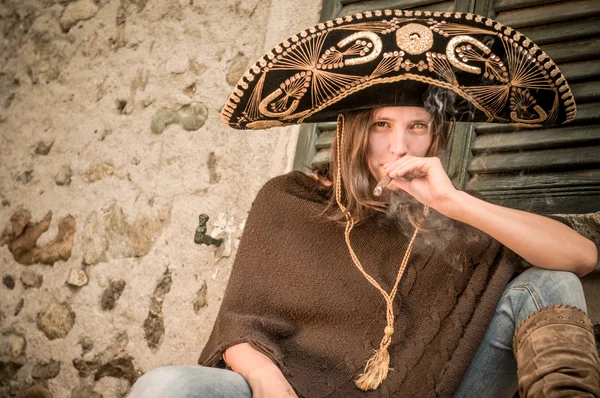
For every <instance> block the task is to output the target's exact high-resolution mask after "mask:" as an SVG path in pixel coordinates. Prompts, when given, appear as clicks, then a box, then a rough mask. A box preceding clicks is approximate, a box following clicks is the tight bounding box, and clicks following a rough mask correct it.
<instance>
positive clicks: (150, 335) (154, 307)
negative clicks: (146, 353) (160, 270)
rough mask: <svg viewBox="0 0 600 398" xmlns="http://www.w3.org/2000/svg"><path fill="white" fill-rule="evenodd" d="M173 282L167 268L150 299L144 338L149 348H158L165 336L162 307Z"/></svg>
mask: <svg viewBox="0 0 600 398" xmlns="http://www.w3.org/2000/svg"><path fill="white" fill-rule="evenodd" d="M172 282H173V281H172V279H171V271H170V270H169V269H168V268H167V269H166V270H165V273H164V274H163V277H162V278H161V280H160V281H159V282H158V284H157V285H156V289H154V294H153V295H152V298H151V299H150V311H148V317H147V318H146V320H145V321H144V336H145V337H146V341H147V342H148V347H150V348H152V349H155V348H157V347H158V345H159V344H160V342H161V340H162V337H163V335H164V334H165V325H164V319H163V313H162V305H163V301H164V299H165V296H166V294H167V293H169V291H170V290H171V284H172Z"/></svg>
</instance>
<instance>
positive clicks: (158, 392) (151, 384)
mask: <svg viewBox="0 0 600 398" xmlns="http://www.w3.org/2000/svg"><path fill="white" fill-rule="evenodd" d="M251 396H252V391H251V390H250V387H249V386H248V383H247V382H246V380H245V379H244V378H243V377H242V376H241V375H240V374H238V373H235V372H232V371H229V370H225V369H215V368H207V367H203V366H163V367H160V368H155V369H152V370H151V371H149V372H147V373H146V374H144V375H143V376H142V377H140V378H139V379H138V380H137V381H136V383H135V384H134V385H133V387H132V389H131V391H130V393H129V395H128V398H155V397H156V398H167V397H168V398H224V397H227V398H232V397H235V398H249V397H251Z"/></svg>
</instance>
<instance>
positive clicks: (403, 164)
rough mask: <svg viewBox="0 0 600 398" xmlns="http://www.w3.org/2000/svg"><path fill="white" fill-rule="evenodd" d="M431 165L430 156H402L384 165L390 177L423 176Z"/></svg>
mask: <svg viewBox="0 0 600 398" xmlns="http://www.w3.org/2000/svg"><path fill="white" fill-rule="evenodd" d="M431 167H432V158H416V157H410V158H407V157H405V158H402V159H400V160H399V161H396V162H394V163H392V164H391V165H389V166H388V167H384V171H385V172H386V173H387V174H388V175H389V176H390V177H391V178H407V177H413V178H414V177H425V176H426V175H427V172H428V171H429V169H430V168H431Z"/></svg>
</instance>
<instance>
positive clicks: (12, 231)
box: [0, 209, 31, 246]
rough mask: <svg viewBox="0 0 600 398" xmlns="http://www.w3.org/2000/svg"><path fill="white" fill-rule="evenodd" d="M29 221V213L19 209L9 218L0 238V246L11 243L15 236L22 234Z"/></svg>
mask: <svg viewBox="0 0 600 398" xmlns="http://www.w3.org/2000/svg"><path fill="white" fill-rule="evenodd" d="M30 220H31V212H30V211H29V210H25V209H19V210H17V211H16V212H14V213H13V215H12V216H11V217H10V224H8V225H7V226H6V227H5V228H4V231H3V232H2V235H1V236H0V246H4V245H5V244H7V243H10V242H12V241H13V240H14V239H15V238H16V237H17V236H19V235H21V234H22V233H23V230H24V229H25V227H26V226H27V224H29V221H30Z"/></svg>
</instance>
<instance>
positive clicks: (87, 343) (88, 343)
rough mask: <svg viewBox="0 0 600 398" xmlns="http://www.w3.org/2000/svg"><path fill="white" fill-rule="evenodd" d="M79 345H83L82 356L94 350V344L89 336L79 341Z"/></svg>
mask: <svg viewBox="0 0 600 398" xmlns="http://www.w3.org/2000/svg"><path fill="white" fill-rule="evenodd" d="M79 344H81V350H82V353H81V355H85V354H87V353H88V352H90V351H92V348H94V342H93V341H92V339H91V338H89V337H87V336H84V337H82V338H81V339H79Z"/></svg>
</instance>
